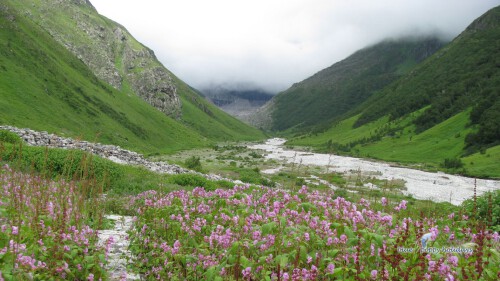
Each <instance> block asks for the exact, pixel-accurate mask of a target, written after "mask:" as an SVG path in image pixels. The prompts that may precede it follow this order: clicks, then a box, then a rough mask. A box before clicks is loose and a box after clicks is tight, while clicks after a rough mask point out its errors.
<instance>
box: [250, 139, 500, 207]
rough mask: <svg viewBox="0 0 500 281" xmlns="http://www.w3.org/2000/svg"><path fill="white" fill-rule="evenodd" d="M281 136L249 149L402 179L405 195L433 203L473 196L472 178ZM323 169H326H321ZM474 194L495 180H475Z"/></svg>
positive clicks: (332, 168)
mask: <svg viewBox="0 0 500 281" xmlns="http://www.w3.org/2000/svg"><path fill="white" fill-rule="evenodd" d="M285 142H286V140H285V139H280V138H273V139H269V140H267V141H266V142H265V143H264V144H256V145H251V146H249V148H251V149H258V150H264V151H266V152H267V154H266V155H265V157H266V158H267V159H275V160H278V161H282V162H285V163H296V164H301V165H315V166H320V167H325V169H326V167H327V166H328V167H329V172H332V171H334V172H340V173H348V172H353V171H358V170H360V171H361V172H362V173H369V174H370V176H374V177H376V178H379V179H385V180H392V179H402V180H404V181H405V182H406V184H405V186H406V188H407V190H405V191H403V192H404V193H405V194H411V195H412V196H413V197H414V198H416V199H423V200H425V199H428V200H432V201H435V202H443V201H446V202H450V203H452V204H454V205H460V204H461V203H462V202H463V201H464V200H466V199H468V198H471V197H472V196H473V195H474V180H475V179H474V178H468V177H463V176H457V175H450V174H446V173H443V172H437V173H433V172H425V171H420V170H416V169H410V168H402V167H394V166H391V165H389V164H387V163H383V162H376V161H369V160H365V159H359V158H354V157H346V156H338V155H330V154H321V153H309V152H303V151H296V150H291V149H286V148H285V147H284V146H283V144H284V143H285ZM279 170H280V168H273V169H269V170H266V171H263V172H264V173H276V172H279ZM325 171H326V170H325ZM476 186H477V188H476V192H477V195H478V196H479V195H481V194H483V193H484V192H486V191H490V190H497V189H500V181H498V180H484V179H477V180H476Z"/></svg>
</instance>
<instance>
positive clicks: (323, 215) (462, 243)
mask: <svg viewBox="0 0 500 281" xmlns="http://www.w3.org/2000/svg"><path fill="white" fill-rule="evenodd" d="M129 206H130V207H131V208H132V209H134V210H135V211H137V213H138V216H137V217H136V221H135V227H134V229H133V230H132V232H131V248H132V251H133V252H134V253H135V255H136V259H135V260H136V261H135V263H136V264H135V266H136V268H137V269H138V270H139V271H140V273H141V275H142V276H143V277H145V278H146V279H147V280H498V279H500V275H499V274H500V273H499V272H498V271H499V268H500V254H499V245H500V244H499V234H498V233H497V232H492V231H491V230H488V229H487V228H486V227H485V226H484V224H482V223H480V222H477V221H474V220H468V217H467V216H465V215H462V214H459V213H450V214H447V215H445V216H443V217H424V216H423V215H419V214H415V212H414V211H411V210H410V209H408V207H409V206H408V205H407V202H406V201H404V200H403V201H401V202H390V201H389V200H387V199H386V198H381V199H377V200H376V201H375V200H372V201H370V200H366V199H360V200H359V202H350V201H348V200H346V199H344V198H343V197H337V196H336V195H335V193H334V191H321V192H320V191H317V190H309V189H308V188H307V187H306V186H303V187H302V188H301V189H300V190H296V191H290V190H282V189H277V188H268V187H256V186H235V187H234V188H233V189H217V190H214V191H207V190H205V189H203V188H200V187H197V188H195V189H194V190H192V191H183V190H181V191H173V192H170V193H160V192H157V191H147V192H144V193H141V194H139V195H137V196H134V197H132V199H131V202H130V205H129ZM422 237H424V238H425V239H422V241H421V238H422ZM422 243H423V244H425V246H426V248H425V249H423V248H422Z"/></svg>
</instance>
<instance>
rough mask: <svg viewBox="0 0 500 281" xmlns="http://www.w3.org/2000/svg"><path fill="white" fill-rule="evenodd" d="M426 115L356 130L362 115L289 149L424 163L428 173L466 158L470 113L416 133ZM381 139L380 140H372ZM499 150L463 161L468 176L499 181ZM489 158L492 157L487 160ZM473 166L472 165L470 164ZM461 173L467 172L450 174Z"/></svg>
mask: <svg viewBox="0 0 500 281" xmlns="http://www.w3.org/2000/svg"><path fill="white" fill-rule="evenodd" d="M423 112H425V108H424V109H421V110H419V111H417V112H414V113H412V114H410V115H408V116H406V117H404V118H400V119H397V120H393V121H389V118H388V117H387V116H385V117H383V118H380V119H378V120H376V121H374V122H370V123H367V124H365V125H363V126H360V127H355V128H353V127H352V126H353V124H354V123H355V122H356V120H357V118H358V117H359V115H357V116H354V117H351V118H349V119H345V120H343V121H341V122H339V123H338V124H337V125H335V126H333V127H332V128H330V129H329V130H327V131H325V132H323V133H318V134H309V135H307V136H301V137H297V138H294V139H291V140H290V141H289V142H287V145H298V146H311V147H313V148H314V149H315V150H318V151H323V152H333V153H341V154H343V153H344V154H345V153H347V154H350V155H355V156H360V157H367V158H375V159H381V160H386V161H393V162H399V163H406V164H411V163H421V164H424V165H425V168H427V169H444V168H443V167H441V166H442V164H443V162H444V160H445V159H454V158H461V157H463V154H464V146H465V138H466V136H467V135H468V134H469V133H471V132H474V129H475V128H474V126H470V124H469V123H470V119H469V114H470V110H466V111H463V112H461V113H459V114H456V115H454V116H452V117H451V118H449V119H447V120H445V121H444V122H441V123H439V124H437V125H436V126H434V127H432V128H430V129H428V130H425V131H423V132H421V133H416V132H415V131H416V129H415V126H414V125H413V124H412V121H413V120H414V119H416V118H418V117H419V116H420V114H422V113H423ZM377 135H380V138H379V139H374V140H370V139H369V138H370V137H373V136H377ZM329 141H332V142H334V143H338V144H341V145H348V144H352V147H350V149H349V150H348V151H345V150H342V151H338V150H335V148H332V149H330V150H329V149H328V148H327V145H328V142H329ZM498 147H499V146H495V147H493V148H492V149H488V152H489V153H483V154H481V153H476V154H474V155H472V156H469V157H464V158H463V159H462V161H463V162H464V164H465V174H467V175H470V176H477V177H500V168H499V167H498V164H497V163H498V162H499V161H500V157H499V153H498ZM488 155H489V156H488ZM471 163H473V164H471ZM449 172H461V173H463V172H464V170H462V169H459V170H449Z"/></svg>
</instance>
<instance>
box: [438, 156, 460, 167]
mask: <svg viewBox="0 0 500 281" xmlns="http://www.w3.org/2000/svg"><path fill="white" fill-rule="evenodd" d="M442 166H443V167H444V168H448V169H459V168H462V167H463V166H464V163H463V162H462V160H461V159H460V158H446V159H444V162H443V165H442Z"/></svg>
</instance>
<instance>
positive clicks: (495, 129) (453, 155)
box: [289, 7, 500, 178]
mask: <svg viewBox="0 0 500 281" xmlns="http://www.w3.org/2000/svg"><path fill="white" fill-rule="evenodd" d="M498 46H500V7H497V8H494V9H492V10H490V11H488V12H487V13H486V14H484V15H483V16H481V17H480V18H478V19H477V20H475V21H474V22H473V23H472V24H471V25H470V26H469V27H468V28H467V29H466V30H465V31H464V32H462V34H460V35H459V36H458V37H457V38H455V39H454V40H453V41H452V42H451V43H450V44H448V45H447V46H445V47H443V48H442V49H441V50H439V51H438V52H437V53H435V54H434V55H432V56H431V57H429V58H428V59H427V60H425V61H424V62H422V63H421V64H419V65H417V66H416V67H415V68H414V69H413V70H411V71H410V72H409V73H407V74H406V75H404V76H403V77H402V78H401V79H398V80H396V81H395V82H393V83H391V84H390V85H388V86H386V87H384V88H383V89H382V90H380V91H378V92H377V93H375V94H374V95H372V96H371V97H369V98H368V99H367V100H366V101H365V102H364V103H363V104H361V105H360V106H358V107H357V108H355V109H354V110H351V111H349V112H348V113H347V116H351V117H349V118H346V119H344V120H341V121H337V122H335V123H333V124H330V126H329V128H327V129H326V130H322V131H319V132H314V131H312V133H309V134H308V135H304V136H301V137H297V138H295V139H293V140H291V141H290V142H289V143H290V144H293V145H304V146H313V147H314V148H316V149H318V150H322V151H333V152H337V153H346V154H352V155H358V156H362V157H370V158H378V159H383V160H389V161H397V162H404V163H425V164H426V165H427V166H428V168H433V169H434V168H438V169H448V170H449V171H452V172H460V173H465V174H468V175H473V176H480V177H496V178H498V177H500V171H499V168H498V163H499V162H500V157H499V154H498V147H499V144H500V69H499V67H500V61H499V58H500V48H498ZM471 154H472V155H471ZM468 155H470V156H468Z"/></svg>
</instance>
